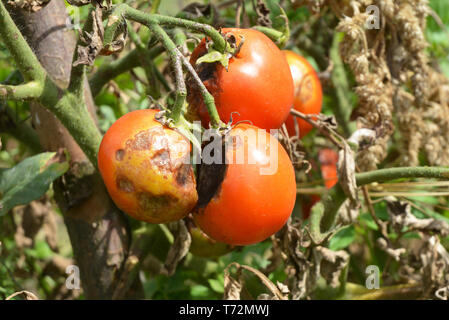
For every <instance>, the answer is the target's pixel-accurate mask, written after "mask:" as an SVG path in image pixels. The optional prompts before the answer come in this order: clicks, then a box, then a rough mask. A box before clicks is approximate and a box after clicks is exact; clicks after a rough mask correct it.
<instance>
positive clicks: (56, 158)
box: [0, 152, 69, 216]
mask: <svg viewBox="0 0 449 320" xmlns="http://www.w3.org/2000/svg"><path fill="white" fill-rule="evenodd" d="M68 168H69V163H68V160H67V157H65V156H62V157H61V156H60V155H57V154H56V153H55V152H45V153H41V154H38V155H36V156H33V157H30V158H27V159H25V160H23V161H22V162H20V163H19V164H17V165H16V166H14V167H12V168H10V169H5V168H2V169H0V195H1V197H2V199H1V200H0V216H2V215H4V214H5V213H7V212H8V211H9V210H10V209H12V208H13V207H15V206H17V205H20V204H27V203H29V202H30V201H32V200H36V199H39V198H40V197H41V196H42V195H44V194H45V192H46V191H47V190H48V188H49V187H50V184H51V183H52V182H53V181H54V180H55V179H57V178H58V177H60V176H61V175H63V174H64V173H65V172H66V171H67V170H68Z"/></svg>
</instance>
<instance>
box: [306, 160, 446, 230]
mask: <svg viewBox="0 0 449 320" xmlns="http://www.w3.org/2000/svg"><path fill="white" fill-rule="evenodd" d="M355 178H356V183H357V186H359V187H361V186H364V185H366V184H370V183H373V182H385V181H389V180H395V179H400V178H409V179H411V178H434V179H446V180H447V179H448V178H449V168H443V167H399V168H388V169H380V170H374V171H368V172H363V173H356V175H355ZM345 200H346V195H345V193H344V192H343V189H342V187H341V186H340V184H336V185H335V187H333V188H332V189H330V191H329V193H328V194H326V195H325V196H323V204H324V214H323V216H322V219H312V218H311V220H310V221H311V223H320V225H321V226H320V230H321V231H322V232H327V231H329V230H330V229H331V228H332V226H333V225H334V223H335V219H336V217H337V213H338V210H339V209H340V207H341V205H342V204H343V202H344V201H345ZM315 212H316V213H315V214H320V212H319V211H315ZM312 215H314V211H312ZM314 227H316V226H314Z"/></svg>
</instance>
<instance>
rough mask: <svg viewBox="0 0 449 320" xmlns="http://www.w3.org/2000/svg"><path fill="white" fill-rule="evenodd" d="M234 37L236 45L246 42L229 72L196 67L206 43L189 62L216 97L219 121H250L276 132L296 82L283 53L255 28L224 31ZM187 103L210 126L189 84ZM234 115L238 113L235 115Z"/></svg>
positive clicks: (218, 67) (217, 66) (216, 65)
mask: <svg viewBox="0 0 449 320" xmlns="http://www.w3.org/2000/svg"><path fill="white" fill-rule="evenodd" d="M222 32H223V33H224V34H227V35H229V34H233V35H234V36H235V38H236V40H237V45H238V44H240V43H241V41H242V40H241V38H240V37H243V39H244V42H243V45H242V46H241V49H240V51H239V52H238V53H237V54H236V56H235V57H233V58H231V59H230V60H229V66H228V70H227V71H226V69H225V68H224V67H223V66H222V65H221V64H220V63H202V64H200V65H196V61H197V60H198V58H199V57H201V56H203V55H204V54H205V53H206V52H207V50H206V42H205V40H204V39H203V41H202V42H201V43H200V44H199V45H198V46H197V47H196V48H195V50H194V51H193V53H192V56H191V59H190V62H191V64H192V65H193V66H195V67H196V70H197V72H198V74H199V76H200V78H201V79H202V80H203V83H204V84H205V86H206V87H207V89H208V90H209V92H210V93H211V94H212V95H213V96H214V98H215V104H216V107H217V111H218V113H219V115H220V118H221V120H222V121H223V122H225V123H227V122H228V121H229V120H230V119H231V114H232V119H233V120H234V123H235V122H236V121H240V120H250V121H251V122H252V124H253V125H255V126H258V127H260V128H263V129H277V128H279V127H280V126H281V125H282V123H284V122H285V120H286V119H287V116H288V115H289V111H290V109H291V107H292V105H293V81H292V76H291V72H290V69H289V67H288V64H287V61H286V59H285V56H284V54H283V53H282V51H281V50H279V48H278V47H277V46H276V45H275V44H274V42H273V41H271V40H270V39H269V38H268V37H267V36H265V35H264V34H263V33H261V32H259V31H256V30H252V29H238V28H224V29H222ZM188 91H189V96H188V101H189V103H190V104H191V105H194V106H196V107H197V110H198V113H199V115H200V118H201V120H202V123H203V126H204V127H206V128H207V127H208V125H209V121H210V118H209V114H208V113H207V109H206V107H205V105H204V103H203V99H202V97H201V95H200V94H199V92H198V90H197V89H196V87H195V84H194V83H192V81H189V90H188ZM233 112H238V113H239V115H238V114H235V113H233Z"/></svg>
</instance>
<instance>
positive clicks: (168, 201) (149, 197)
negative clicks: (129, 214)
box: [137, 191, 178, 213]
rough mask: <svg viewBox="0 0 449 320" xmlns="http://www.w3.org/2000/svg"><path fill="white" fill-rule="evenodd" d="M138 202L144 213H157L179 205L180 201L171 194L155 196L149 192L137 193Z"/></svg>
mask: <svg viewBox="0 0 449 320" xmlns="http://www.w3.org/2000/svg"><path fill="white" fill-rule="evenodd" d="M137 201H138V203H139V207H140V208H141V209H142V210H143V211H152V212H156V213H157V212H161V210H164V209H167V208H168V207H169V206H172V205H173V204H175V203H177V202H178V199H176V198H175V197H174V196H172V195H170V194H161V195H155V194H152V193H150V192H148V191H141V192H139V193H137ZM161 213H162V212H161Z"/></svg>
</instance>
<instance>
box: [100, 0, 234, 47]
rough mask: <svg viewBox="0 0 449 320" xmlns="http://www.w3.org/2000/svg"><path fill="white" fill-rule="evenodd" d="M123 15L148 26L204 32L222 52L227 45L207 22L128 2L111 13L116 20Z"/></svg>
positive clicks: (111, 17)
mask: <svg viewBox="0 0 449 320" xmlns="http://www.w3.org/2000/svg"><path fill="white" fill-rule="evenodd" d="M122 15H124V16H125V18H127V19H130V20H133V21H136V22H139V23H141V24H143V25H146V26H149V25H150V24H157V25H161V26H163V25H166V26H170V27H182V28H186V29H189V30H192V31H196V32H200V33H203V34H205V35H207V36H209V37H210V38H211V39H212V41H213V42H214V47H215V48H216V49H217V50H218V51H220V52H224V51H225V50H226V47H227V44H226V41H225V39H224V38H223V37H222V35H221V34H220V32H218V31H217V30H216V29H215V28H213V27H212V26H209V25H207V24H202V23H198V22H195V21H191V20H185V19H180V18H175V17H170V16H163V15H159V14H148V13H144V12H141V11H139V10H137V9H134V8H131V7H130V6H128V5H126V4H121V5H119V6H117V7H116V8H115V9H114V13H112V14H111V16H110V18H109V19H113V20H116V19H119V18H120V17H121V16H122Z"/></svg>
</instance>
